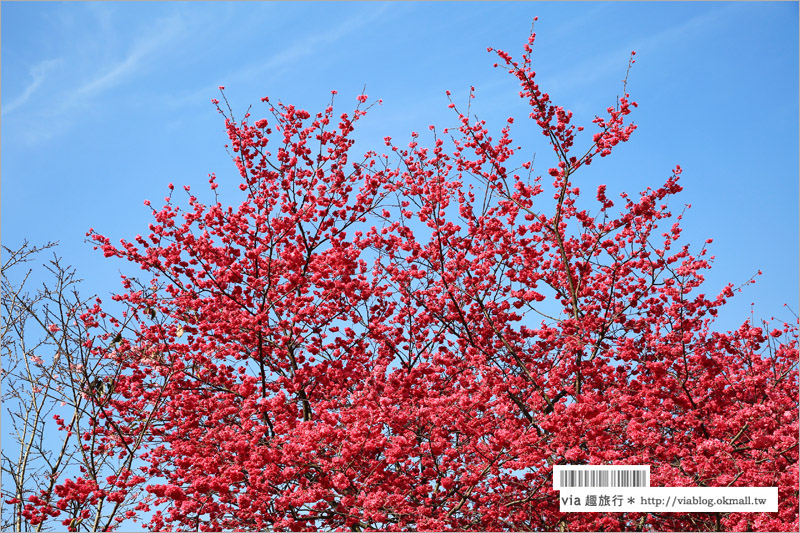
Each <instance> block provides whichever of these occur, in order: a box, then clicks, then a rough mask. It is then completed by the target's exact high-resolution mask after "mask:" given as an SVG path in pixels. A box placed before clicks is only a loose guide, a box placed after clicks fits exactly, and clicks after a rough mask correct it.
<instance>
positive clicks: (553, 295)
mask: <svg viewBox="0 0 800 533" xmlns="http://www.w3.org/2000/svg"><path fill="white" fill-rule="evenodd" d="M534 36H535V34H531V36H530V38H529V40H528V42H527V43H526V44H525V47H524V53H523V55H522V58H521V60H519V61H515V60H514V59H513V58H512V57H511V56H510V55H509V54H507V53H505V52H502V51H496V54H497V57H498V58H499V59H498V65H497V66H498V67H500V68H503V69H506V70H507V71H508V72H509V73H510V75H511V76H513V78H514V79H515V80H516V81H517V82H518V83H519V85H520V92H519V94H520V97H521V98H522V99H523V100H524V101H525V102H527V103H528V104H529V115H528V117H522V119H528V120H529V121H530V122H529V123H527V124H531V125H533V126H534V127H535V128H537V129H538V130H539V131H541V132H542V134H543V136H544V138H545V139H546V142H547V144H548V145H549V147H550V148H551V149H552V151H549V150H548V153H547V154H545V157H544V158H546V157H548V156H549V158H550V163H544V164H542V165H543V166H542V167H540V166H539V165H540V163H537V164H536V165H534V161H532V160H526V158H525V157H524V156H523V151H522V149H521V148H520V147H515V146H514V142H513V141H512V128H513V127H514V126H515V120H514V119H512V118H509V119H508V120H507V123H506V124H504V125H503V126H502V128H501V129H500V131H499V133H496V134H495V133H490V128H489V126H488V125H487V124H486V123H485V121H482V120H480V119H479V118H477V117H476V116H474V115H472V112H471V107H470V106H471V104H469V105H468V108H467V109H466V110H461V109H460V108H459V107H458V106H457V105H456V103H455V102H453V101H452V100H451V103H450V107H451V108H453V112H454V113H456V115H457V116H458V121H459V122H458V126H457V127H456V128H450V129H443V130H441V131H439V130H438V129H436V128H435V127H433V126H431V127H430V133H429V134H428V139H429V140H430V146H425V145H424V141H423V139H422V137H423V135H420V134H417V133H413V134H412V140H411V142H410V143H409V144H408V145H407V146H400V145H398V144H396V143H395V142H394V141H393V140H392V139H390V138H388V137H387V138H385V139H384V141H385V146H386V148H387V150H386V152H387V154H380V153H378V152H377V151H369V152H367V153H366V154H365V155H364V156H363V157H360V158H354V156H353V154H352V150H351V148H352V147H353V144H354V139H353V131H354V128H355V127H356V125H357V122H358V121H359V120H361V119H362V118H363V117H364V115H365V114H366V113H367V111H368V110H369V108H370V107H371V105H370V104H369V100H368V98H367V96H366V95H364V94H362V95H360V96H359V97H358V105H357V106H356V108H355V110H354V111H353V112H352V113H350V114H348V113H344V114H340V115H336V114H335V113H334V110H333V99H332V100H331V105H330V106H328V107H327V108H326V109H325V110H324V111H322V112H320V113H317V114H311V113H309V112H306V111H303V110H301V109H298V108H296V107H294V106H292V105H288V104H283V103H277V104H271V103H270V101H269V99H268V98H264V99H263V101H264V102H265V103H266V104H267V106H268V111H269V112H268V113H267V117H266V118H258V119H254V117H252V116H251V114H250V113H249V112H248V113H246V114H245V115H244V116H243V117H242V118H241V120H236V119H235V118H234V113H233V111H232V110H231V109H230V106H225V105H224V104H221V103H220V102H219V101H216V100H215V101H214V103H215V104H216V105H217V109H218V110H219V111H220V113H221V114H222V115H223V117H224V120H225V125H226V129H227V133H228V136H229V138H230V145H229V149H230V151H231V156H232V159H233V161H234V162H235V164H236V166H237V168H238V173H239V176H240V184H239V189H240V190H241V194H242V198H243V200H242V201H241V203H240V204H239V205H231V206H226V205H223V203H222V202H221V201H220V200H219V197H215V200H214V201H212V202H210V203H204V202H203V201H201V200H200V198H199V197H198V196H195V195H194V193H193V192H192V191H191V190H190V189H189V188H188V187H185V191H186V195H187V203H186V205H185V206H184V207H181V206H180V205H178V202H177V201H176V200H173V196H174V195H173V189H174V188H173V186H172V185H170V186H169V188H170V191H171V193H170V196H169V197H168V198H167V201H166V203H165V205H164V206H163V207H160V208H155V207H152V206H151V209H152V212H153V218H154V220H153V223H152V224H151V225H150V227H149V234H147V235H137V236H136V237H135V238H133V239H131V240H122V241H120V244H117V245H115V244H113V243H112V241H111V239H110V238H108V237H106V236H103V235H101V234H100V233H98V232H96V231H94V230H92V231H90V233H89V235H90V238H91V239H92V240H93V241H94V242H95V243H96V245H97V247H98V248H100V249H102V251H103V252H104V253H105V255H106V256H109V257H118V258H123V259H126V260H128V261H130V262H132V263H133V264H135V265H137V266H138V267H139V268H140V269H141V270H143V271H144V275H143V276H142V277H132V276H130V277H124V278H123V285H124V290H123V291H122V292H121V293H120V294H118V295H117V296H115V300H117V301H118V302H119V303H122V304H124V305H125V306H126V307H125V308H126V311H125V312H124V313H123V314H122V316H121V317H120V318H119V319H116V320H117V322H115V324H122V323H125V324H127V326H126V327H125V328H124V330H123V328H119V327H118V328H116V330H113V329H112V330H108V331H102V332H101V333H100V334H99V335H97V336H95V337H94V338H95V339H97V341H96V342H95V343H94V344H91V343H89V344H88V345H87V346H88V349H90V350H91V351H92V354H94V356H95V357H98V358H101V357H102V358H104V360H106V361H109V362H113V363H114V364H116V365H118V366H119V371H118V372H117V373H116V375H115V382H114V391H115V394H113V395H112V396H110V397H108V398H103V399H99V398H97V397H95V398H94V405H95V407H96V408H98V409H101V411H102V412H101V415H98V417H97V422H96V423H95V424H94V425H93V426H92V427H91V429H90V430H89V431H88V433H87V435H88V437H87V438H89V439H92V441H93V442H96V443H97V446H98V449H102V450H103V451H104V452H103V453H106V454H108V456H109V457H114V458H116V459H117V460H118V461H125V460H127V459H128V458H130V457H132V456H133V455H135V457H136V461H137V462H139V463H141V464H138V463H137V462H133V463H131V462H129V463H127V466H126V468H128V469H129V470H125V475H126V476H128V477H126V478H125V479H124V480H123V481H122V482H120V481H119V479H121V478H116V479H115V480H114V481H110V482H109V483H115V486H116V488H115V489H114V491H113V492H110V489H108V488H101V487H99V486H98V484H97V483H96V480H94V478H92V476H91V475H89V474H88V473H87V474H84V475H82V476H80V477H78V478H76V479H74V480H70V481H68V482H61V483H59V484H58V485H57V486H56V488H55V490H54V491H53V492H52V493H48V494H47V495H46V496H47V497H45V496H42V497H41V499H39V500H37V501H36V502H34V504H36V505H37V507H36V509H38V510H37V512H38V513H39V515H37V516H42V515H43V514H45V513H51V512H52V511H53V510H54V509H62V508H64V507H68V506H70V505H78V506H79V507H80V506H85V505H86V502H91V501H97V499H98V498H106V499H107V500H110V501H117V500H115V499H114V498H119V499H120V500H125V501H127V500H126V498H127V497H128V495H129V494H130V495H131V496H132V497H133V496H135V497H141V495H143V494H147V495H148V497H149V498H150V499H149V500H147V501H144V500H142V501H140V502H139V503H138V506H137V507H135V508H134V509H133V510H132V511H131V513H130V514H129V515H128V516H130V517H133V516H138V517H139V518H140V519H141V520H146V524H145V525H146V527H148V528H150V529H155V530H164V529H178V530H199V531H218V530H272V529H280V530H293V531H294V530H316V529H349V530H357V531H358V530H368V529H371V530H392V531H400V530H414V529H416V530H451V529H454V530H528V531H534V530H562V531H566V530H637V531H643V530H675V531H680V530H705V529H708V530H797V528H798V514H797V508H798V489H797V486H798V442H797V434H798V400H797V396H798V374H797V359H798V351H797V324H796V323H793V324H787V323H782V322H781V323H767V322H763V323H754V322H752V321H746V322H744V323H743V324H742V326H741V327H739V328H738V329H736V330H734V331H726V332H723V331H717V330H716V329H714V320H715V317H716V316H717V313H718V310H719V309H720V308H721V307H722V306H723V305H725V303H726V301H727V300H728V299H729V298H731V297H733V296H734V291H735V289H734V286H733V285H732V284H731V285H728V286H726V287H725V288H724V289H723V290H722V292H721V293H720V294H719V295H716V296H714V295H708V294H706V293H705V292H703V290H704V287H703V281H704V278H703V273H704V272H705V271H706V270H707V269H709V268H710V267H711V263H712V262H711V258H710V257H708V254H707V246H706V245H705V244H704V245H703V247H702V248H700V249H699V250H696V251H692V250H691V249H690V247H689V246H688V245H686V244H681V243H680V237H681V225H680V221H681V216H680V215H673V214H672V212H671V211H670V208H669V206H668V203H669V201H670V200H671V199H672V198H673V197H675V196H676V195H677V194H678V193H679V192H680V191H681V185H680V175H681V169H680V167H678V166H676V167H675V169H674V170H673V171H672V173H671V175H670V176H669V177H668V178H667V179H666V181H665V182H664V183H663V184H662V185H660V186H657V187H652V188H651V187H647V188H644V190H643V191H642V192H640V193H638V194H632V195H627V194H623V195H622V196H621V198H619V199H616V198H615V199H611V198H609V197H608V196H607V195H606V186H605V185H603V184H602V183H597V182H596V181H594V179H589V178H586V179H583V178H582V175H581V173H580V171H581V170H583V169H584V167H587V166H589V165H592V164H593V165H601V164H602V159H603V158H604V157H607V156H609V155H610V154H611V153H612V151H614V150H616V149H617V147H618V146H619V145H620V144H622V143H625V142H626V141H628V139H629V138H630V137H631V135H632V134H633V132H634V130H635V125H634V124H633V123H631V122H630V121H629V115H630V114H631V112H632V111H633V109H634V108H635V107H636V103H635V102H633V101H632V100H631V99H630V96H629V95H628V94H627V93H626V92H625V90H623V96H622V97H620V98H618V100H617V101H616V103H615V104H614V105H613V106H612V107H609V108H608V109H607V110H606V111H605V113H604V114H603V115H602V116H598V117H597V118H595V119H594V121H593V124H592V125H591V126H589V127H587V131H585V132H584V128H583V127H581V126H577V125H574V124H573V123H572V116H573V115H572V113H571V112H570V111H568V110H566V109H564V108H563V107H561V106H558V105H556V104H555V103H554V102H553V101H552V100H551V97H550V95H549V94H547V93H545V92H543V91H542V89H540V87H539V85H538V84H537V82H536V81H535V72H534V70H533V69H532V64H531V50H532V48H531V47H532V45H533V42H534ZM490 51H493V50H492V49H490ZM633 62H634V61H633V54H632V55H631V59H630V62H629V68H630V66H631V65H632V64H633ZM334 94H335V93H334ZM474 96H475V94H474V90H473V91H471V92H470V95H469V98H470V102H471V101H472V99H473V98H474ZM223 99H224V95H223ZM525 127H530V126H525ZM589 130H593V132H591V131H589ZM541 158H542V157H541V156H540V159H541ZM539 168H543V169H544V171H543V172H541V171H539V170H538V169H539ZM584 175H586V174H585V173H584ZM209 185H210V190H211V191H212V192H211V193H210V195H216V193H217V189H218V187H227V186H228V183H227V182H226V181H225V180H218V179H217V177H216V176H215V175H211V176H210V179H209ZM587 190H589V191H591V192H590V193H589V194H587V193H586V192H585V191H587ZM146 205H148V206H150V202H146ZM710 242H711V241H710V240H709V241H707V243H706V244H708V243H710ZM104 313H105V311H104V310H103V307H102V306H101V305H100V304H98V305H96V306H95V307H93V308H91V309H90V312H89V313H88V314H87V315H85V316H84V323H85V324H86V325H87V327H93V326H96V325H97V323H96V318H100V317H104V316H105V314H104ZM93 317H96V318H93ZM114 331H124V334H123V335H121V336H119V337H114ZM112 341H114V342H112ZM556 464H646V465H650V466H651V484H652V485H654V486H778V487H779V502H780V503H779V505H780V509H779V512H778V513H762V514H750V513H701V514H687V513H683V514H679V513H659V514H647V513H580V514H565V513H561V512H560V511H559V503H558V499H557V493H556V492H554V491H553V489H552V467H553V465H556ZM112 496H113V498H112ZM65 502H66V503H65ZM85 509H88V512H87V513H86V515H87V516H86V517H85V518H86V520H87V521H90V520H92V519H94V517H95V516H96V511H95V510H94V509H92V508H90V507H88V506H86V507H85ZM53 514H57V513H53ZM65 525H67V526H69V527H70V528H71V529H72V530H75V529H78V528H79V527H80V525H78V527H76V524H74V523H73V522H67V521H65ZM113 526H114V524H113V522H109V523H107V524H105V526H104V527H113Z"/></svg>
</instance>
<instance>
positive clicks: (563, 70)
mask: <svg viewBox="0 0 800 533" xmlns="http://www.w3.org/2000/svg"><path fill="white" fill-rule="evenodd" d="M0 9H2V47H1V50H2V63H1V64H2V147H1V148H2V156H3V157H2V193H3V194H2V242H3V244H4V245H6V246H9V247H16V246H18V245H19V244H20V243H21V242H22V240H23V239H24V238H27V239H29V240H30V241H32V242H34V243H41V242H44V241H47V240H58V241H60V242H61V244H62V246H61V248H60V253H61V254H62V255H63V256H64V257H65V259H66V261H67V262H68V263H71V264H72V265H74V266H75V267H77V269H78V272H79V274H80V275H81V276H82V277H84V278H85V279H86V280H87V281H86V291H87V292H96V293H99V294H101V295H107V294H108V293H110V292H111V291H115V290H118V288H119V283H118V281H117V280H118V270H119V269H122V270H123V271H124V272H129V273H135V270H134V267H133V266H131V265H126V264H124V263H120V262H115V261H111V260H107V259H104V258H103V257H102V254H101V253H99V252H94V251H93V250H92V249H91V246H90V245H89V244H87V243H85V242H84V234H85V233H86V231H87V230H88V229H89V228H95V229H97V230H98V231H100V232H101V233H103V234H105V235H108V236H109V237H111V238H112V239H114V240H118V239H119V238H123V237H125V238H131V237H133V236H135V235H136V234H137V233H146V232H147V223H148V222H149V221H150V214H149V213H150V212H149V209H148V208H146V207H145V206H144V205H143V200H145V199H150V200H152V201H153V204H154V205H160V200H161V198H162V197H163V196H165V195H166V194H167V192H168V191H167V184H168V183H170V182H173V183H175V185H176V188H177V189H178V190H180V186H181V185H185V184H188V185H192V186H193V190H194V191H195V192H196V193H197V194H199V195H200V197H201V199H203V198H206V199H209V198H211V196H210V195H208V194H207V193H204V191H207V175H208V174H209V173H211V172H215V173H216V174H217V176H218V178H219V181H220V183H221V187H220V188H221V189H223V188H224V187H225V184H226V183H227V184H228V185H229V186H230V187H231V188H235V187H236V184H237V183H238V181H236V178H237V175H236V169H235V167H234V166H233V164H232V163H231V162H230V160H229V158H228V156H227V154H226V152H225V150H224V148H223V145H224V144H225V143H226V141H227V139H226V136H225V131H224V124H223V122H222V119H221V117H220V116H219V115H218V114H217V112H216V110H215V109H214V107H213V105H211V104H210V100H211V99H212V98H217V97H219V92H218V90H217V87H218V86H219V85H225V86H226V95H227V96H228V99H229V100H230V102H231V104H232V105H233V108H234V111H236V112H237V114H238V115H239V116H241V115H242V114H244V111H245V110H246V108H247V107H248V106H249V105H251V104H252V105H253V116H254V118H259V115H266V107H265V105H264V104H261V103H260V98H261V97H262V96H267V95H268V96H270V97H271V98H272V99H273V100H277V99H281V100H282V101H284V102H286V103H292V104H295V105H297V106H298V107H303V108H306V109H308V110H309V111H318V110H321V109H322V108H323V107H324V105H325V103H326V102H327V101H328V100H329V97H330V90H332V89H335V90H337V91H338V92H339V95H338V96H337V104H336V106H337V109H338V110H339V111H342V112H343V111H350V110H352V108H353V106H354V105H355V97H356V95H357V94H359V93H360V92H361V89H362V87H363V86H364V85H366V88H367V89H366V92H367V93H368V94H369V95H370V97H371V98H381V99H382V100H383V104H382V105H381V106H379V107H375V108H373V110H372V111H371V113H370V115H369V116H368V117H367V119H366V120H364V121H363V122H362V123H360V124H361V126H360V128H359V129H358V130H357V138H358V145H357V150H356V151H357V152H361V151H365V150H366V149H369V148H377V149H381V147H382V142H381V140H382V139H383V137H384V136H386V135H390V136H392V137H393V138H395V139H397V140H398V141H399V140H405V139H407V138H408V136H409V135H410V133H411V132H412V131H419V132H425V131H426V130H427V126H428V125H429V124H436V125H437V126H439V127H440V128H441V127H446V126H453V125H454V124H455V123H456V120H455V116H454V115H453V114H452V111H451V110H449V109H447V99H446V97H445V90H448V89H449V90H451V91H452V92H453V95H454V98H455V100H456V102H464V101H465V95H466V91H467V90H468V88H469V86H470V85H474V86H475V88H476V91H477V99H476V100H475V101H474V103H473V107H472V110H473V111H474V112H476V113H477V114H478V115H479V116H480V117H481V118H483V119H486V120H487V122H488V124H489V125H490V127H491V126H492V125H494V130H495V131H498V130H499V128H500V127H502V125H503V123H504V119H505V118H506V117H507V116H516V117H517V118H518V122H517V124H516V128H515V129H514V130H513V132H515V134H516V136H517V137H519V138H520V140H522V141H524V142H526V145H527V146H528V147H530V151H531V152H536V153H538V155H539V157H538V158H537V165H538V172H540V173H546V166H547V164H548V163H550V161H545V159H546V158H547V157H548V156H549V151H548V148H547V146H546V145H545V144H543V142H542V141H543V140H544V139H543V138H542V137H541V135H533V131H534V130H533V127H532V125H530V124H529V123H527V122H525V121H523V120H522V118H523V117H524V113H525V105H524V103H523V102H521V101H520V100H519V98H517V96H516V93H517V85H516V83H515V80H514V79H512V78H511V77H510V76H509V75H508V74H506V73H504V71H502V70H501V69H494V68H492V64H493V63H494V61H495V58H494V57H493V56H492V55H490V54H488V53H487V52H486V47H487V46H492V47H495V48H500V49H504V50H506V51H509V52H511V53H512V54H514V55H515V56H519V54H520V52H521V48H522V45H523V44H524V42H525V39H526V37H527V34H528V31H529V28H530V23H531V19H532V18H533V17H534V16H538V17H539V20H538V22H537V25H536V31H537V36H538V37H537V43H536V45H535V50H534V66H535V69H536V70H537V72H538V75H537V80H538V81H539V83H540V85H541V87H542V88H543V90H545V91H547V92H549V93H550V94H551V96H552V97H553V99H554V100H555V101H556V102H557V103H560V104H561V105H564V106H565V107H567V108H570V109H572V110H573V111H574V112H575V121H576V122H577V123H578V124H586V125H587V126H588V125H590V124H589V123H590V121H591V119H592V118H593V117H594V115H595V113H602V112H603V110H604V109H605V108H606V107H608V106H609V105H613V103H614V101H615V98H616V96H617V95H618V94H619V93H620V91H621V85H622V84H621V80H622V78H623V77H624V75H625V69H626V66H627V59H628V54H629V52H630V51H631V50H636V51H637V56H636V58H637V64H636V65H635V66H634V68H633V70H632V72H631V75H630V78H629V80H628V90H629V92H630V93H631V95H632V97H633V98H634V100H636V101H638V103H639V108H638V109H636V110H635V113H634V115H633V120H634V121H635V122H636V123H637V124H638V125H639V129H638V130H637V131H636V132H635V134H634V136H633V138H632V139H631V141H630V142H629V143H627V144H626V145H623V146H621V147H619V148H618V149H617V151H616V152H615V154H614V155H613V156H612V157H610V158H608V159H604V160H602V161H598V162H597V163H595V164H594V165H592V166H591V167H589V168H587V169H585V170H586V172H585V173H584V174H583V175H579V176H578V180H584V181H583V182H582V183H579V185H580V186H582V187H585V188H586V190H587V191H589V192H591V191H593V190H594V189H595V188H596V186H597V185H598V184H600V183H606V184H608V187H609V192H610V193H612V192H619V191H622V190H626V191H628V192H630V193H632V194H635V193H637V192H638V191H640V190H643V189H644V188H645V187H647V186H658V185H660V184H661V183H663V181H664V180H665V179H666V178H667V177H668V176H669V173H670V170H671V169H672V168H674V166H675V165H676V164H679V165H681V166H682V167H683V168H684V174H683V180H682V184H683V186H684V189H685V190H684V192H683V193H682V194H681V195H680V196H679V197H678V198H677V199H676V203H675V204H674V206H675V209H674V211H676V212H679V211H680V209H681V208H680V206H681V205H682V204H683V203H691V204H692V209H690V210H689V211H687V213H686V216H685V218H684V227H685V233H684V235H685V237H686V242H690V243H694V244H696V245H697V246H699V245H701V244H702V242H703V241H704V240H705V239H706V238H709V237H711V238H714V244H713V245H711V247H710V248H711V252H712V253H713V254H714V255H715V256H716V263H715V268H714V269H713V270H712V271H711V272H710V273H709V274H708V275H707V281H708V285H707V288H706V292H707V293H709V294H716V293H717V292H719V290H720V289H721V288H722V287H723V286H724V284H725V283H726V282H728V281H731V282H733V283H735V284H736V285H739V284H741V283H744V282H745V281H746V280H747V279H749V278H750V277H751V276H752V275H754V274H755V273H756V272H757V271H758V270H759V269H761V270H763V272H764V275H763V276H761V277H760V278H759V281H758V283H757V284H756V285H754V286H751V287H750V288H748V289H747V291H746V292H745V293H744V294H742V295H739V296H737V297H736V298H734V300H733V301H732V302H731V305H730V307H729V309H728V311H726V313H724V314H723V315H722V319H721V321H720V326H722V327H725V328H731V327H736V325H738V324H739V323H741V321H742V320H743V319H744V318H746V317H747V316H749V314H750V304H751V302H754V303H755V308H754V312H755V316H756V317H757V318H758V317H765V318H769V317H770V316H776V317H778V318H780V319H785V320H789V319H791V317H792V315H791V313H789V312H788V311H786V310H785V308H784V307H783V304H785V303H786V304H789V306H791V307H792V308H793V309H794V310H795V312H796V311H797V308H798V305H797V303H798V255H799V254H798V240H799V239H798V47H797V42H798V24H797V22H798V3H797V2H776V3H770V2H753V3H749V2H736V3H726V2H709V3H704V2H688V3H680V2H654V3H647V2H642V3H639V2H630V3H628V2H626V3H613V2H612V3H593V2H576V3H569V2H563V3H562V2H542V3H538V2H530V3H526V2H514V3H500V2H497V3H488V2H470V3H459V2H450V3H378V2H375V3H372V2H366V3H302V2H287V3H256V2H246V3H236V2H221V3H214V2H208V3H206V2H203V3H192V2H180V3H177V2H176V3H158V2H142V3H138V2H127V3H114V2H97V3H94V2H76V3H68V2H66V3H58V2H41V3H40V2H4V3H3V4H2V6H1V7H0ZM589 129H590V128H587V130H589ZM424 138H425V137H424V134H423V139H424ZM540 161H541V163H540ZM609 197H611V196H609Z"/></svg>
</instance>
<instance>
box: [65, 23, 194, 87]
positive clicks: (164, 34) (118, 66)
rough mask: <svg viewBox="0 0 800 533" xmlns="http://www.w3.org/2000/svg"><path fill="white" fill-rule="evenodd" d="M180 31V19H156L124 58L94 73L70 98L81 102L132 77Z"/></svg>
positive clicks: (181, 24)
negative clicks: (152, 25)
mask: <svg viewBox="0 0 800 533" xmlns="http://www.w3.org/2000/svg"><path fill="white" fill-rule="evenodd" d="M183 30H184V25H183V20H182V19H181V18H180V17H177V16H173V17H168V18H163V19H160V20H158V21H157V22H156V24H155V25H154V27H153V28H152V29H151V30H150V31H148V32H146V33H144V34H142V35H141V36H140V37H139V38H138V39H137V40H136V41H134V42H133V44H132V45H131V46H130V48H129V50H128V53H127V54H126V55H125V57H123V58H121V59H120V60H119V61H118V62H116V63H114V64H111V65H108V66H106V68H104V69H102V70H99V71H97V72H96V73H95V75H94V76H93V77H92V78H91V79H90V80H89V81H87V82H86V83H84V84H83V85H81V86H80V87H78V88H77V89H76V90H75V91H74V93H73V94H74V98H76V99H77V98H81V99H82V98H84V97H85V96H87V95H89V94H97V93H100V92H103V91H105V90H108V89H110V88H112V87H114V86H116V85H118V84H119V83H121V82H122V81H124V80H125V79H126V78H130V77H132V76H133V75H134V74H135V73H136V72H137V71H138V70H140V69H141V68H142V67H143V64H144V63H145V61H146V60H147V59H149V58H151V57H153V56H156V55H157V54H160V53H162V52H163V51H164V50H165V48H166V47H167V46H168V45H169V43H170V42H171V41H173V40H174V39H175V38H177V37H178V36H179V35H180V34H182V33H183Z"/></svg>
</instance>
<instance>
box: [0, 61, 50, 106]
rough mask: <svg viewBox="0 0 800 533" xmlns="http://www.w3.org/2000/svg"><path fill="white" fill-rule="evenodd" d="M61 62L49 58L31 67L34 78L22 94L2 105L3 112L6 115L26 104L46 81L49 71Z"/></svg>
mask: <svg viewBox="0 0 800 533" xmlns="http://www.w3.org/2000/svg"><path fill="white" fill-rule="evenodd" d="M60 62H61V60H60V59H47V60H45V61H42V62H40V63H37V64H35V65H33V66H32V67H31V68H30V75H31V78H33V79H32V80H31V82H30V83H29V84H28V86H27V87H25V90H24V91H22V94H20V95H19V96H17V97H16V98H14V99H13V100H11V102H9V103H8V104H7V105H4V106H3V107H2V114H4V115H5V114H8V113H11V112H12V111H14V110H15V109H19V108H20V107H22V106H23V105H25V103H26V102H27V101H28V100H30V97H31V96H32V95H33V93H34V92H36V89H38V88H39V86H41V85H42V82H44V80H45V78H46V77H47V72H48V71H49V70H50V69H51V68H53V67H54V66H56V65H57V64H59V63H60Z"/></svg>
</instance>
